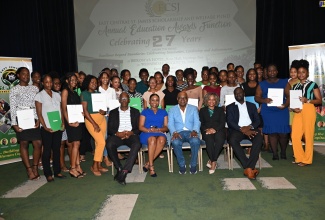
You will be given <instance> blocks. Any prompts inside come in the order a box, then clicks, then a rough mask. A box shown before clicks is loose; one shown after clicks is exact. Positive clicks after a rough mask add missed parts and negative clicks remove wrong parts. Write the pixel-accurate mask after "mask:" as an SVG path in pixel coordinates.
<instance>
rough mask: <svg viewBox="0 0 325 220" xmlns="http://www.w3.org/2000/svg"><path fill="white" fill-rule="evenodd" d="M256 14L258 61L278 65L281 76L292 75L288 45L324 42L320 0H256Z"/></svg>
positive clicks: (324, 17) (322, 12)
mask: <svg viewBox="0 0 325 220" xmlns="http://www.w3.org/2000/svg"><path fill="white" fill-rule="evenodd" d="M256 13H257V15H256V60H258V61H260V62H262V64H263V65H264V66H266V65H268V64H270V63H274V64H276V65H277V66H278V70H279V77H282V78H284V77H289V65H290V64H289V51H288V46H291V45H302V44H314V43H324V42H325V31H324V21H325V8H321V7H319V1H315V0H285V1H283V0H256ZM302 58H303V57H302Z"/></svg>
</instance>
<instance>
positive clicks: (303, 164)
mask: <svg viewBox="0 0 325 220" xmlns="http://www.w3.org/2000/svg"><path fill="white" fill-rule="evenodd" d="M308 165H309V164H307V163H298V166H300V167H304V166H308Z"/></svg>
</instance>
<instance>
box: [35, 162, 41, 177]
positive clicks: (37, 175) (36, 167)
mask: <svg viewBox="0 0 325 220" xmlns="http://www.w3.org/2000/svg"><path fill="white" fill-rule="evenodd" d="M34 167H35V169H33V173H34V175H35V176H36V178H37V179H40V178H41V176H40V175H39V173H38V171H37V169H38V165H37V164H36V165H35V164H33V168H34ZM34 170H35V172H34ZM35 173H36V174H35Z"/></svg>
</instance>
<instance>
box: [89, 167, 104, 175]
mask: <svg viewBox="0 0 325 220" xmlns="http://www.w3.org/2000/svg"><path fill="white" fill-rule="evenodd" d="M90 171H91V172H93V174H94V175H95V176H101V175H102V174H101V172H100V171H99V170H98V171H95V170H94V168H93V167H92V166H91V167H90Z"/></svg>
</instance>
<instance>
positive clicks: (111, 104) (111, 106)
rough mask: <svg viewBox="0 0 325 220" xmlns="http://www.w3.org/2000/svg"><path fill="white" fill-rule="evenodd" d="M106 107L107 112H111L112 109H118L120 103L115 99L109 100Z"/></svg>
mask: <svg viewBox="0 0 325 220" xmlns="http://www.w3.org/2000/svg"><path fill="white" fill-rule="evenodd" d="M107 106H108V108H109V110H110V111H112V110H113V109H115V108H118V107H120V102H119V101H118V100H117V99H109V100H108V103H107Z"/></svg>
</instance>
